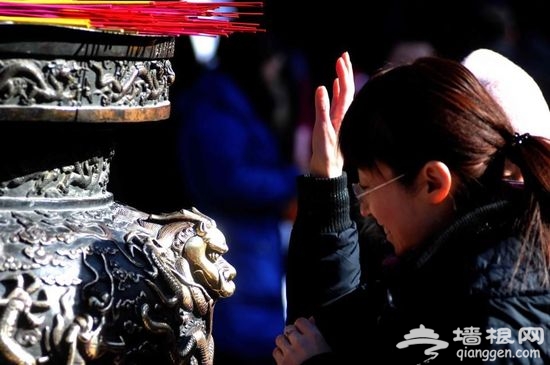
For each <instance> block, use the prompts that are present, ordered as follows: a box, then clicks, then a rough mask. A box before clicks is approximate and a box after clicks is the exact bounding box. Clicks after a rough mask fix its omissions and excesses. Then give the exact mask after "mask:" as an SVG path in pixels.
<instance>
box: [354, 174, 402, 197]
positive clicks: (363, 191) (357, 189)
mask: <svg viewBox="0 0 550 365" xmlns="http://www.w3.org/2000/svg"><path fill="white" fill-rule="evenodd" d="M403 176H405V174H401V175H399V176H396V177H394V178H393V179H389V180H388V181H385V182H383V183H382V184H380V185H377V186H375V187H373V188H370V189H363V188H362V187H361V185H359V184H352V185H351V187H352V189H353V193H354V194H355V197H356V198H357V199H360V198H362V197H364V196H365V195H367V194H370V193H372V192H373V191H375V190H378V189H382V188H383V187H384V186H387V185H389V184H391V183H392V182H395V181H397V180H399V179H401V178H402V177H403Z"/></svg>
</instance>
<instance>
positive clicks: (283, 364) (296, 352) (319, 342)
mask: <svg viewBox="0 0 550 365" xmlns="http://www.w3.org/2000/svg"><path fill="white" fill-rule="evenodd" d="M275 344H276V345H277V347H275V349H274V350H273V358H274V359H275V362H276V363H277V365H299V364H301V363H303V362H304V361H305V360H307V359H309V358H310V357H312V356H314V355H318V354H322V353H325V352H330V351H331V348H330V347H329V345H328V344H327V342H326V341H325V339H324V337H323V335H322V334H321V332H320V331H319V329H318V328H317V326H316V325H315V320H314V319H313V317H311V318H310V319H309V320H307V319H305V318H298V319H296V321H295V322H294V325H288V326H286V327H285V330H284V333H283V334H281V335H279V336H277V338H276V339H275Z"/></svg>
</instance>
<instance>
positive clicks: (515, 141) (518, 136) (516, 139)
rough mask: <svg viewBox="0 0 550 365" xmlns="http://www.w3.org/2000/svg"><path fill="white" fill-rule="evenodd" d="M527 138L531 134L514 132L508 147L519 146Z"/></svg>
mask: <svg viewBox="0 0 550 365" xmlns="http://www.w3.org/2000/svg"><path fill="white" fill-rule="evenodd" d="M529 138H531V135H530V134H529V133H523V134H519V133H514V137H513V138H512V140H511V142H510V147H512V148H515V147H519V146H521V145H522V144H523V143H525V142H526V141H527V140H528V139H529Z"/></svg>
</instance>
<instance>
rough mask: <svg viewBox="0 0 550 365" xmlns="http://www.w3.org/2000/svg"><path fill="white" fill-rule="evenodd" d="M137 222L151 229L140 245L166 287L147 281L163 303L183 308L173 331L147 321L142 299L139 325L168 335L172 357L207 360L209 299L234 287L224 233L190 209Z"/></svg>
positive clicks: (209, 357)
mask: <svg viewBox="0 0 550 365" xmlns="http://www.w3.org/2000/svg"><path fill="white" fill-rule="evenodd" d="M140 223H141V225H142V226H143V227H144V228H147V229H149V230H152V231H153V232H155V234H154V238H153V239H147V240H146V243H145V244H146V246H147V248H148V249H149V252H150V255H151V256H150V257H151V259H152V262H153V263H154V265H155V267H156V268H158V270H159V274H160V276H161V277H162V279H163V280H164V281H165V282H166V283H167V284H168V287H169V288H170V292H169V293H166V292H164V291H163V290H162V289H161V288H160V287H159V286H158V285H157V284H156V283H155V282H153V281H151V280H146V281H147V283H148V284H149V285H150V286H151V288H152V289H153V290H154V291H155V292H156V293H157V294H158V296H159V298H160V300H161V302H162V303H163V304H164V305H166V306H168V307H175V306H177V307H179V308H180V309H181V310H183V311H182V313H183V315H182V322H181V326H180V328H179V333H178V334H177V333H175V332H174V331H173V329H172V327H171V326H170V325H169V324H168V323H163V322H157V321H155V320H153V319H152V318H151V317H150V316H149V306H148V305H147V304H145V305H143V307H142V317H143V322H144V324H145V326H146V327H147V328H148V329H149V330H151V331H154V332H156V333H166V334H167V335H169V336H170V337H171V338H172V340H173V341H174V342H175V343H177V346H176V348H177V351H178V354H177V356H178V357H180V358H183V359H186V358H189V356H190V355H193V357H195V358H194V359H190V360H191V363H195V362H196V361H198V363H199V364H212V363H213V352H214V341H213V338H212V333H211V327H212V315H213V309H214V304H215V302H216V301H217V300H218V299H219V298H225V297H229V296H231V295H232V294H233V293H234V291H235V283H234V282H233V279H234V278H235V276H236V270H235V268H234V267H233V266H231V265H230V264H229V263H228V262H227V261H226V260H225V259H224V258H223V254H224V253H226V252H227V251H228V246H227V243H226V240H225V236H224V235H223V233H222V232H221V231H220V230H219V229H218V228H217V227H216V223H215V221H214V220H212V219H211V218H209V217H207V216H206V215H204V214H202V213H200V212H199V211H198V210H197V209H195V208H192V210H191V211H189V210H181V211H178V212H174V213H170V214H164V215H150V216H148V217H147V218H146V219H143V220H141V221H140ZM191 314H193V315H191Z"/></svg>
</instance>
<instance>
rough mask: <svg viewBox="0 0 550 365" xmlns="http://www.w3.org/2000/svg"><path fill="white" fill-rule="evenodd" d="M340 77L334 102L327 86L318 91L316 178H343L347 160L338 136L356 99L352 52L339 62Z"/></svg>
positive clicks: (313, 164) (314, 150)
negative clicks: (345, 116)
mask: <svg viewBox="0 0 550 365" xmlns="http://www.w3.org/2000/svg"><path fill="white" fill-rule="evenodd" d="M336 75H337V77H336V79H335V80H334V82H333V85H332V102H330V101H329V96H328V92H327V89H326V88H325V87H324V86H319V87H317V90H315V125H314V127H313V135H312V151H311V152H312V154H311V160H310V164H309V170H310V173H311V174H312V175H313V176H316V177H338V176H340V175H342V169H343V166H344V160H343V158H342V155H341V153H340V149H339V147H338V132H339V131H340V125H341V124H342V119H344V115H345V114H346V111H347V110H348V108H349V106H350V104H351V102H352V101H353V97H354V95H355V83H354V77H353V76H354V75H353V67H352V64H351V61H350V57H349V53H348V52H344V53H343V54H342V56H340V57H339V58H338V60H336Z"/></svg>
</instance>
